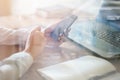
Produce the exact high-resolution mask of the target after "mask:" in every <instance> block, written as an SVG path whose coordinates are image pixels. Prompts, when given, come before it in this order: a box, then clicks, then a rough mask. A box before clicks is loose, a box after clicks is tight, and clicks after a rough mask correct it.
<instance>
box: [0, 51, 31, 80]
mask: <svg viewBox="0 0 120 80" xmlns="http://www.w3.org/2000/svg"><path fill="white" fill-rule="evenodd" d="M32 63H33V58H32V56H31V55H30V54H28V53H26V52H19V53H16V54H13V55H12V56H10V57H8V58H6V59H5V60H3V61H1V62H0V80H19V79H20V77H21V76H22V75H23V74H24V73H25V72H26V71H27V70H28V69H29V68H30V66H31V65H32Z"/></svg>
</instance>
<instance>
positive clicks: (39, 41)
mask: <svg viewBox="0 0 120 80" xmlns="http://www.w3.org/2000/svg"><path fill="white" fill-rule="evenodd" d="M45 41H46V39H45V37H44V34H43V33H42V32H41V30H40V27H37V28H35V29H34V30H32V32H31V34H30V35H29V37H28V39H27V42H26V46H25V50H24V51H25V52H28V53H29V54H30V55H31V56H32V57H33V58H35V57H36V56H37V55H38V54H39V53H41V52H42V50H43V48H44V46H45Z"/></svg>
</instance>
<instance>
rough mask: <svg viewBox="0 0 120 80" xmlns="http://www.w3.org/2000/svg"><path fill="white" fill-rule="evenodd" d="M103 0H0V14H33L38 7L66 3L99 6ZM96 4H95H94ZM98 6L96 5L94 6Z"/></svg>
mask: <svg viewBox="0 0 120 80" xmlns="http://www.w3.org/2000/svg"><path fill="white" fill-rule="evenodd" d="M100 1H101V0H0V16H8V15H21V14H32V13H34V12H35V11H36V10H37V9H38V8H44V7H48V6H53V5H64V6H67V7H70V8H79V7H82V9H87V10H89V9H88V8H90V7H91V8H93V7H94V6H96V5H97V6H99V5H100ZM93 4H94V5H93ZM94 8H96V7H94Z"/></svg>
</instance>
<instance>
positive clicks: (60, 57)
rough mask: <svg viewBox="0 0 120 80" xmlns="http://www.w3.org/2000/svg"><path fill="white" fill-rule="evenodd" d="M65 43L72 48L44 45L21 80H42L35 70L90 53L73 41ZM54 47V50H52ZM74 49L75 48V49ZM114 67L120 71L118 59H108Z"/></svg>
mask: <svg viewBox="0 0 120 80" xmlns="http://www.w3.org/2000/svg"><path fill="white" fill-rule="evenodd" d="M67 45H71V46H72V47H74V48H73V50H72V49H70V50H69V49H67V48H64V46H63V47H56V46H55V47H51V46H46V48H45V50H44V51H43V53H42V54H40V55H39V57H38V58H37V59H36V60H35V62H34V63H33V65H32V67H31V68H30V69H29V70H28V72H27V73H26V74H25V75H24V76H23V77H22V78H21V80H44V79H43V78H42V77H41V76H40V75H39V74H38V72H37V70H38V69H40V68H44V67H47V66H50V65H54V64H57V63H61V62H64V61H67V60H72V59H75V58H78V57H81V56H84V55H91V54H90V53H91V52H89V51H88V50H86V49H84V48H83V47H82V46H81V47H80V46H79V47H78V46H76V45H74V43H71V42H67ZM53 49H54V50H53ZM75 49H76V50H75ZM110 62H112V63H113V64H114V65H115V67H116V69H117V70H118V71H120V69H119V67H120V60H119V59H114V60H110Z"/></svg>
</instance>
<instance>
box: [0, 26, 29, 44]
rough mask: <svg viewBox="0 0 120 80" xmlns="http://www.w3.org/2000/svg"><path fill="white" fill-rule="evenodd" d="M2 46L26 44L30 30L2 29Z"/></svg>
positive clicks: (0, 36) (0, 35)
mask: <svg viewBox="0 0 120 80" xmlns="http://www.w3.org/2000/svg"><path fill="white" fill-rule="evenodd" d="M0 32H1V34H0V44H2V45H16V44H21V43H25V41H26V39H27V36H28V35H29V33H30V31H29V30H28V29H25V28H24V29H17V30H14V29H10V28H5V27H0Z"/></svg>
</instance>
